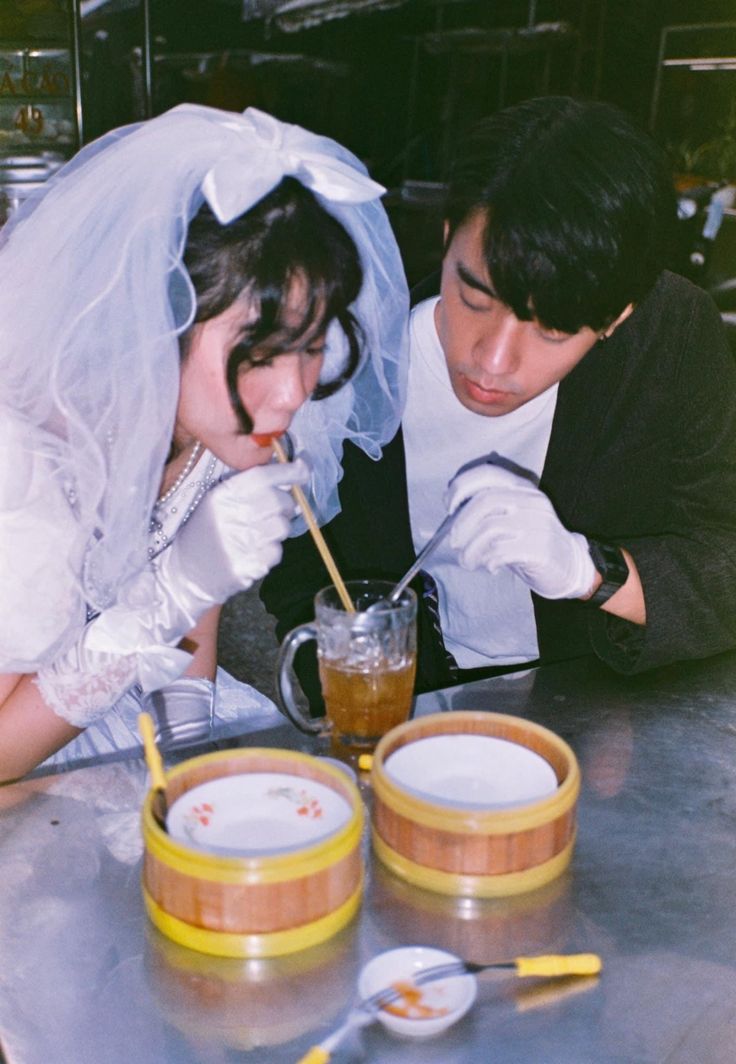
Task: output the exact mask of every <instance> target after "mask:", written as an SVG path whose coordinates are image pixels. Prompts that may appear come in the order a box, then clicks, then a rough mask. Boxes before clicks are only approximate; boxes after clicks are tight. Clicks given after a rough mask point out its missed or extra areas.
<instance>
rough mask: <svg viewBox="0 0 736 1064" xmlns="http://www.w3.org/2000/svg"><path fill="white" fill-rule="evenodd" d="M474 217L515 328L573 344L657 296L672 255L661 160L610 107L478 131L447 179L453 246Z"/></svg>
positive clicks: (513, 119) (504, 116)
mask: <svg viewBox="0 0 736 1064" xmlns="http://www.w3.org/2000/svg"><path fill="white" fill-rule="evenodd" d="M477 210H482V211H484V212H485V213H486V216H487V224H486V231H485V238H484V254H485V259H486V263H487V266H488V273H489V277H490V279H491V282H492V285H493V288H494V290H495V291H496V292H497V294H498V296H499V298H500V299H501V300H502V301H503V302H504V303H505V304H506V305H507V306H509V307H510V308H511V309H512V310H513V312H514V314H515V315H516V316H517V318H519V319H521V320H524V321H528V320H530V319H531V318H536V319H538V320H539V321H540V322H541V323H542V324H543V325H544V326H545V327H547V328H550V329H559V330H561V331H563V332H566V333H574V332H577V331H578V330H579V329H581V328H582V327H583V326H585V325H587V326H588V327H590V328H591V329H595V330H600V329H603V328H605V327H606V326H607V325H609V324H610V323H611V322H612V321H614V320H615V319H616V318H617V317H618V316H619V314H620V313H621V312H622V311H623V310H624V309H625V308H626V306H628V304H629V303H632V302H633V303H636V302H637V301H639V300H640V299H641V298H642V297H643V296H644V295H646V293H647V292H648V291H649V290H650V289H651V287H652V285H653V284H654V282H655V280H656V279H657V276H658V275H659V273H660V272H661V270H662V269H663V268H664V267H665V266H666V265H667V263H668V261H669V258H670V255H671V251H672V248H673V237H674V223H675V219H676V207H675V193H674V187H673V181H672V175H671V173H670V171H669V168H668V166H667V164H666V162H665V159H664V156H663V154H662V153H661V152H660V150H659V148H658V147H657V145H656V144H655V143H654V141H653V140H652V139H651V138H650V137H649V136H648V135H647V134H646V133H644V132H643V131H641V130H639V129H638V128H637V127H636V126H635V125H634V124H633V123H632V122H631V121H630V120H629V118H628V117H627V116H626V115H624V114H623V112H621V111H619V110H618V109H617V108H615V107H612V106H610V105H608V104H605V103H598V102H587V101H582V100H575V99H572V98H571V97H566V96H547V97H541V98H539V99H534V100H528V101H525V102H523V103H521V104H517V105H515V106H514V107H509V108H507V109H505V110H503V111H499V112H498V113H497V114H494V115H492V116H491V117H489V118H485V119H483V120H481V121H480V122H479V123H477V124H476V125H475V126H473V127H472V128H471V130H470V131H469V132H468V133H467V134H466V136H465V137H464V138H462V140H461V142H460V145H459V148H458V151H457V155H456V158H455V162H454V166H453V168H452V170H451V173H450V179H449V184H448V194H447V202H446V209H445V217H446V219H447V222H448V228H449V232H448V243H449V240H450V239H451V238H452V235H453V233H454V232H455V230H456V229H457V228H458V226H460V225H461V224H462V223H463V222H465V221H466V220H467V219H468V218H469V217H470V216H471V215H472V214H473V213H474V212H475V211H477Z"/></svg>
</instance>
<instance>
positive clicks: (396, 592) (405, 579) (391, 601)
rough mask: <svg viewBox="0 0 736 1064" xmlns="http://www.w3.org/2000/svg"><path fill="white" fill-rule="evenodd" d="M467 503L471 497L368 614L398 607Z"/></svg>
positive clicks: (447, 518) (440, 526) (446, 521)
mask: <svg viewBox="0 0 736 1064" xmlns="http://www.w3.org/2000/svg"><path fill="white" fill-rule="evenodd" d="M467 502H470V497H468V498H467V499H463V501H462V502H461V503H460V505H459V506H458V507H457V509H456V510H453V512H452V513H451V514H448V515H447V517H446V518H445V519H444V520H443V521H442V523H441V524H440V525H439V527H438V528H437V531H436V532H435V533H434V535H433V536H432V537H431V538H430V539H429V540H428V541H427V542H426V543H425V544H424V546H423V547H422V549H421V550H420V551H419V554H417V556H416V558H415V560H414V563H413V564H412V565H410V566H409V568H408V569H407V570H406V572H405V573H404V575H403V576H402V578H401V580H399V582H398V584H395V585H394V586H393V587H392V588H391V590H390V591H389V593H388V595H386V597H385V598H382V599H379V600H378V602H373V603H371V605H370V606H369V607H368V609H367V610H366V611H365V612H366V613H375V611H376V610H380V609H385V607H386V606H395V605H396V603H397V602H398V601H399V599H400V598H401V593H402V592H403V591H404V589H405V588H406V587H407V585H408V584H409V583H410V582H411V581H412V580H413V579H414V577H415V576H416V575H417V573H418V572H419V570H420V569H421V568H422V565H423V564H424V562H425V561H426V560H427V558H428V557H429V555H430V554H431V553H432V551H433V550H434V549H435V547H436V546H437V545H438V544H439V543H440V541H441V540H442V539H444V537H445V536H446V535H447V533H448V532H449V530H450V525H451V524H452V523H453V521H454V520H455V518H456V517H457V515H458V514H459V513H460V511H461V510H462V508H463V506H465V504H466V503H467Z"/></svg>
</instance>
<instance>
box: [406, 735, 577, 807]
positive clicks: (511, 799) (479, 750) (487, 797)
mask: <svg viewBox="0 0 736 1064" xmlns="http://www.w3.org/2000/svg"><path fill="white" fill-rule="evenodd" d="M385 771H386V775H387V776H388V778H389V779H391V780H392V781H393V782H394V783H396V784H397V785H398V786H400V787H401V788H402V789H403V790H405V791H407V792H409V793H411V794H413V795H415V796H416V797H417V798H423V799H424V800H425V801H429V802H434V803H440V804H441V805H446V806H451V807H453V808H464V809H478V810H481V809H506V808H509V807H511V806H517V805H526V804H527V803H528V802H534V801H539V800H540V799H542V798H547V797H549V796H550V795H552V794H554V793H555V791H556V790H557V777H556V776H555V773H554V770H553V768H552V766H551V765H550V763H549V762H548V761H546V760H545V759H544V758H543V757H540V755H539V754H537V753H535V752H534V751H533V750H529V749H528V748H527V747H526V746H522V745H521V744H520V743H514V742H511V741H509V740H508V739H497V738H495V737H493V736H490V735H469V734H462V735H434V736H430V737H429V738H427V739H417V740H416V741H415V742H413V743H407V744H406V745H405V746H402V747H400V748H399V749H398V750H397V751H396V752H395V753H393V754H391V756H390V757H388V758H387V760H386V765H385Z"/></svg>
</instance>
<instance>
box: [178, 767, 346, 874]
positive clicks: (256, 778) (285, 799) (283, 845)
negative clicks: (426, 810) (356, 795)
mask: <svg viewBox="0 0 736 1064" xmlns="http://www.w3.org/2000/svg"><path fill="white" fill-rule="evenodd" d="M350 815H351V813H350V806H349V804H348V802H347V801H346V799H345V798H343V797H342V795H340V794H338V793H337V792H336V791H333V790H332V789H331V788H330V787H327V786H325V785H324V784H323V783H318V782H317V781H316V780H311V779H305V778H303V777H301V776H293V775H291V774H289V773H286V772H250V773H242V774H238V775H235V776H222V777H220V778H218V779H214V780H208V781H207V782H206V783H200V784H199V786H197V787H193V788H192V789H191V790H189V791H187V792H186V793H185V794H182V795H181V797H180V798H177V800H176V801H175V802H173V803H172V806H171V808H170V809H169V814H168V816H167V818H166V826H167V828H168V832H169V834H170V835H171V837H172V838H173V839H176V840H177V841H179V842H184V843H186V844H187V845H190V846H196V847H197V848H199V849H202V850H207V851H208V852H213V853H220V854H227V855H231V856H237V857H264V856H269V855H277V854H281V853H288V852H290V851H293V850H298V849H301V848H303V847H304V846H312V845H314V844H315V843H318V842H322V841H323V840H324V839H326V838H328V837H329V836H330V835H332V834H334V833H335V832H336V831H339V830H340V828H342V827H344V825H345V824H347V822H348V821H349V819H350Z"/></svg>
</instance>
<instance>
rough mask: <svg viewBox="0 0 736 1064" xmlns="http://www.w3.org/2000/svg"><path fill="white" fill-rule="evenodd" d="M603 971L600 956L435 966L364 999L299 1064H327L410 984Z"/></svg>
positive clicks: (552, 955) (556, 956) (556, 955)
mask: <svg viewBox="0 0 736 1064" xmlns="http://www.w3.org/2000/svg"><path fill="white" fill-rule="evenodd" d="M602 967H603V962H602V961H601V958H600V957H599V956H598V954H597V953H568V954H564V953H563V954H560V953H549V954H545V955H543V956H540V957H516V958H515V959H514V960H512V961H498V962H496V963H493V964H476V963H475V962H474V961H463V960H457V961H448V962H447V963H446V964H435V965H433V966H432V967H431V968H422V969H421V970H420V971H418V972H415V973H414V975H412V976H411V979H410V980H403V981H402V982H403V989H402V988H401V987H398V986H387V987H384V989H383V990H378V991H376V993H375V994H371V996H370V997H368V998H364V999H363V1001H359V1002H358V1004H357V1005H356V1006H355V1008H354V1009H352V1010H351V1012H350V1015H349V1016H348V1019H347V1021H346V1022H345V1023H344V1024H343V1025H342V1027H339V1028H338V1029H337V1030H336V1031H334V1032H333V1034H331V1035H330V1036H329V1037H328V1038H326V1039H325V1040H324V1041H323V1042H320V1044H319V1045H317V1046H313V1047H312V1048H311V1049H310V1050H309V1051H308V1052H307V1053H306V1054H305V1055H304V1056H303V1057H301V1059H300V1060H299V1061H298V1062H297V1064H327V1061H328V1060H329V1059H330V1057H331V1054H332V1050H333V1049H336V1048H337V1046H338V1044H339V1042H341V1041H342V1039H343V1038H344V1037H345V1035H346V1034H347V1033H348V1031H349V1030H350V1029H351V1028H353V1027H357V1026H362V1025H364V1024H366V1023H370V1021H371V1019H372V1018H373V1017H374V1016H375V1015H376V1013H377V1012H379V1011H380V1010H381V1009H382V1008H385V1007H386V1005H391V1004H392V1003H393V1002H394V1001H398V1000H399V999H400V998H402V997H404V994H405V989H406V983H407V982H411V983H413V984H414V986H423V985H424V983H432V982H434V981H435V979H450V978H451V977H452V976H455V975H477V974H478V972H487V971H491V970H494V971H513V972H515V973H516V975H518V976H520V977H521V978H526V977H531V976H536V977H538V978H550V977H555V976H569V975H588V976H590V975H597V974H598V973H599V972H600V970H601V968H602Z"/></svg>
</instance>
